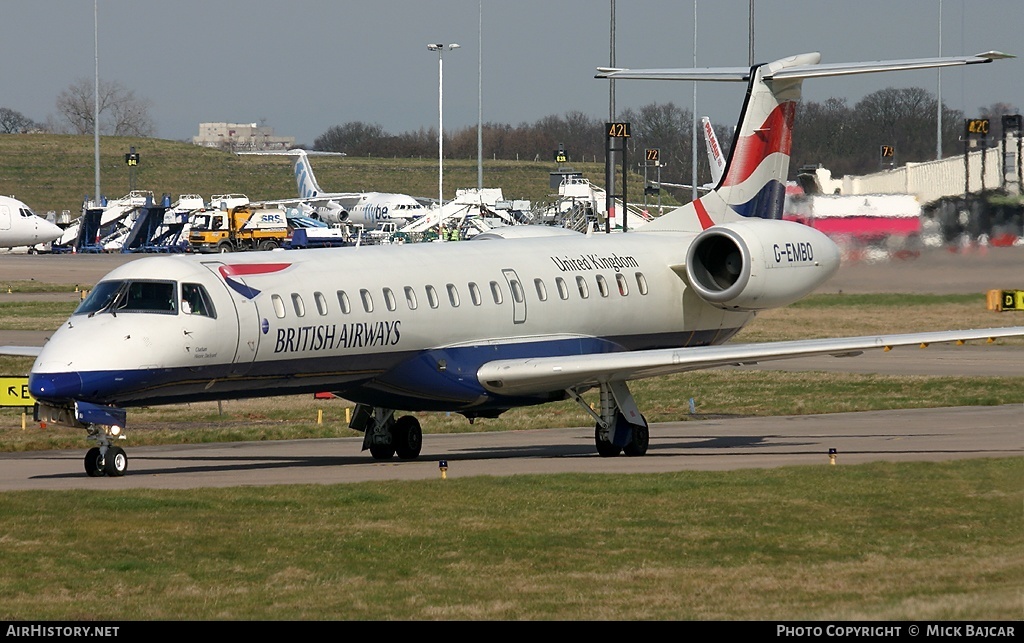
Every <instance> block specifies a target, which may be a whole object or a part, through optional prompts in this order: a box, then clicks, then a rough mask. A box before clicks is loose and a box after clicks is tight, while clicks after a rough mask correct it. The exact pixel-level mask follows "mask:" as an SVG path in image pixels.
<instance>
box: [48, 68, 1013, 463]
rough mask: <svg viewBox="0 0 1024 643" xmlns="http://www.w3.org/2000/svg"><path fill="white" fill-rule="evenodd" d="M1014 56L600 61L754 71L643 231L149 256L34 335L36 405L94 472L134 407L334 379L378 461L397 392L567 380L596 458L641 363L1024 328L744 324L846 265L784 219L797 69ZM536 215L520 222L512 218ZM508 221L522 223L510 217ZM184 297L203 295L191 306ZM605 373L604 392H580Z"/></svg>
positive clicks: (652, 370)
mask: <svg viewBox="0 0 1024 643" xmlns="http://www.w3.org/2000/svg"><path fill="white" fill-rule="evenodd" d="M1001 57H1004V55H1002V54H998V53H988V54H981V55H978V56H966V57H953V58H935V59H918V60H912V61H894V62H876V63H860V64H846V65H819V64H818V61H819V55H818V54H804V55H799V56H793V57H790V58H785V59H783V60H778V61H775V62H773V63H769V64H760V65H756V66H754V67H752V68H749V69H747V68H742V69H728V70H707V69H704V70H701V69H691V70H652V71H629V70H616V71H612V70H604V71H602V72H601V73H600V74H599V76H598V77H602V78H618V79H627V78H671V79H683V80H694V79H697V80H700V79H705V80H706V79H711V80H739V81H748V82H749V90H748V96H747V100H746V102H745V108H744V110H743V113H742V114H741V117H740V121H739V126H738V128H737V130H736V132H737V134H736V140H735V143H734V144H733V146H732V149H731V152H730V155H729V159H728V162H727V165H726V170H725V175H724V177H723V179H722V181H721V183H720V185H719V186H718V187H717V188H716V189H715V190H714V191H712V192H711V193H709V194H707V195H705V196H703V197H702V198H700V199H698V200H697V201H694V202H693V203H690V204H687V205H685V206H683V207H680V208H678V209H676V210H674V211H672V212H670V213H668V214H666V215H664V216H663V217H660V218H658V219H656V220H654V221H652V222H650V223H648V224H646V225H645V226H644V227H643V228H641V229H639V230H638V231H635V232H629V233H624V234H602V233H597V234H589V235H584V234H579V233H576V232H571V231H567V230H562V229H558V228H548V229H546V230H543V231H542V232H544V233H545V234H543V235H540V236H532V237H528V238H501V233H500V232H499V231H496V232H493V233H487V234H482V235H478V237H476V238H475V239H474V240H472V241H464V242H460V243H446V244H431V243H423V244H406V245H402V246H364V247H355V248H335V249H315V250H297V251H288V252H283V251H282V252H276V253H248V254H239V255H232V256H230V257H229V258H214V257H209V256H182V255H175V256H160V257H148V258H143V259H138V260H135V261H133V262H131V263H128V264H125V265H123V266H121V267H119V268H117V269H115V270H113V271H112V272H110V273H109V274H108V275H107V276H106V277H104V278H103V279H102V280H101V281H100V282H99V283H98V284H97V285H96V286H95V288H94V289H93V290H92V292H91V294H90V295H89V297H88V298H87V299H86V300H85V301H83V302H82V304H81V305H80V306H79V308H78V309H77V310H76V311H75V313H74V314H73V315H72V316H71V317H70V319H68V321H67V322H66V323H65V324H63V325H62V326H61V327H60V328H59V329H58V330H57V331H55V332H54V333H53V335H52V337H51V338H50V339H49V341H48V342H47V343H46V345H45V346H43V347H42V348H41V349H40V352H39V355H38V358H37V359H36V361H35V364H34V365H33V367H32V371H31V374H30V376H29V391H30V393H31V394H32V395H33V396H34V397H35V398H36V400H38V402H39V414H40V419H43V420H45V421H49V422H53V421H63V422H67V423H70V424H72V425H75V426H79V427H83V428H85V429H86V430H87V431H88V434H89V436H90V437H91V438H92V439H94V440H95V441H96V442H97V443H98V446H95V447H93V448H92V449H91V450H90V451H89V453H88V454H87V455H86V458H85V469H86V472H87V473H88V474H89V475H92V476H101V475H110V476H119V475H123V474H124V472H125V471H126V469H127V466H128V459H127V456H126V454H125V452H124V450H123V449H122V448H121V447H119V446H116V445H115V441H116V439H117V438H119V437H121V436H122V435H123V429H124V427H125V421H126V416H127V411H126V409H128V408H129V407H135V406H143V405H145V406H149V405H157V404H169V403H180V402H190V401H199V400H219V399H231V398H244V397H257V396H268V395H282V394H309V393H315V392H325V391H331V392H334V393H336V394H337V395H338V396H340V397H342V398H344V399H347V400H350V401H352V402H355V403H356V405H357V406H356V408H355V412H354V414H353V419H352V421H351V423H350V426H352V428H354V429H356V430H361V431H364V432H365V437H364V439H363V448H364V449H369V451H370V454H371V455H372V457H373V458H376V459H389V458H392V457H394V456H395V455H397V456H398V458H399V459H403V460H409V459H414V458H416V457H418V456H419V454H420V449H421V445H422V431H421V429H420V425H419V422H418V421H417V419H416V418H415V417H414V416H412V415H401V414H396V410H397V409H402V410H404V411H448V412H457V413H460V414H462V415H464V416H465V417H467V418H469V419H471V420H472V419H473V418H478V417H495V416H497V415H499V414H501V413H502V412H504V411H506V410H508V409H511V408H514V407H518V406H526V405H535V404H541V403H544V402H549V401H553V400H564V399H575V400H577V401H579V402H580V406H581V408H582V409H583V410H584V411H585V412H587V413H589V414H590V415H591V416H592V417H593V420H594V422H595V431H594V438H595V440H594V441H595V445H596V449H597V452H598V453H599V454H600V455H601V456H609V457H610V456H617V455H619V454H621V453H625V454H626V455H629V456H640V455H643V454H644V453H646V452H647V449H648V441H649V437H650V435H649V429H648V425H647V421H646V420H645V419H644V417H643V415H642V414H641V412H640V409H638V408H637V404H636V402H635V401H634V399H633V396H632V395H631V393H630V390H629V385H628V382H629V381H630V380H633V379H637V378H645V377H653V376H658V375H664V374H668V373H679V372H683V371H690V370H697V369H704V368H711V367H717V366H722V365H727V364H740V363H752V362H759V361H763V360H778V359H786V358H793V357H799V356H807V355H835V356H851V355H856V354H858V353H860V352H862V351H865V350H869V349H887V348H889V347H893V346H902V345H927V344H930V343H934V342H961V341H966V340H980V339H991V338H999V337H1010V336H1022V335H1024V327H1014V328H995V329H992V328H990V329H981V330H956V331H941V332H921V333H909V334H894V335H882V336H868V337H849V338H835V339H807V340H797V341H785V342H774V343H759V344H742V343H731V342H729V341H728V340H729V339H730V338H732V337H733V336H734V335H735V334H736V333H737V332H738V331H739V330H740V329H741V328H743V326H744V325H745V324H746V323H748V322H749V321H751V320H752V319H753V318H754V315H755V314H756V313H757V311H760V310H765V309H770V308H775V307H779V306H784V305H787V304H789V303H792V302H794V301H796V300H798V299H800V298H802V297H804V296H805V295H807V294H809V293H811V292H813V291H814V290H815V289H816V288H818V287H819V286H820V285H821V284H822V283H824V282H825V281H826V280H827V279H829V277H831V276H832V275H833V274H834V273H835V271H836V270H837V268H838V267H839V258H840V253H839V250H838V248H837V247H836V245H835V244H834V243H833V242H832V241H830V240H829V239H828V238H827V237H826V236H825V235H823V234H821V233H820V232H818V231H816V230H814V229H813V228H811V227H809V226H805V225H802V224H799V223H795V222H790V221H783V220H781V219H780V216H781V208H782V204H783V193H784V187H783V185H784V182H785V180H786V177H787V171H788V166H789V153H790V145H791V132H792V126H793V115H794V112H795V105H796V101H797V100H798V99H799V96H800V87H801V82H802V80H803V79H804V78H811V77H815V76H827V75H841V74H848V73H859V72H867V71H887V70H897V69H921V68H927V67H939V66H945V65H954V64H972V63H987V62H990V61H991V60H993V59H996V58H1001ZM524 227H538V228H539V226H511V227H509V228H508V230H512V231H516V230H518V229H521V228H524ZM513 236H515V235H513ZM182 301H185V302H187V307H188V310H189V311H190V312H188V313H186V312H184V309H185V306H184V305H182V304H181V303H180V302H182ZM593 389H596V390H597V392H599V399H600V402H599V403H598V404H597V405H596V408H594V409H591V407H590V406H589V404H586V403H585V402H584V400H583V398H582V397H581V395H582V394H583V393H584V392H585V391H588V390H593Z"/></svg>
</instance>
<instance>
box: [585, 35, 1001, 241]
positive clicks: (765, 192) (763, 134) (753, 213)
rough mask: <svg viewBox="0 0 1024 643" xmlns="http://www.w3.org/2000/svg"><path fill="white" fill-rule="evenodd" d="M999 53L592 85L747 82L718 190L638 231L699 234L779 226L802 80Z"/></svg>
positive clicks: (635, 73)
mask: <svg viewBox="0 0 1024 643" xmlns="http://www.w3.org/2000/svg"><path fill="white" fill-rule="evenodd" d="M1012 57H1013V56H1009V55H1007V54H1003V53H1000V52H994V51H993V52H988V53H984V54H978V55H976V56H949V57H942V58H917V59H912V60H891V61H878V62H867V63H837V64H828V65H820V64H819V62H820V60H821V55H820V54H818V53H808V54H800V55H797V56H790V57H788V58H783V59H781V60H776V61H775V62H772V63H765V64H759V65H755V66H753V67H751V68H750V69H745V68H737V67H729V68H717V69H716V68H711V69H646V70H645V69H638V70H633V69H602V68H599V69H598V72H599V73H598V74H597V77H598V78H613V79H620V78H622V79H647V80H692V81H697V80H704V81H747V82H748V83H749V84H748V87H747V97H746V101H745V102H744V105H743V110H742V112H741V114H740V120H739V125H738V127H737V128H736V134H735V137H734V139H733V144H732V149H731V150H730V151H729V158H728V160H727V161H726V163H725V170H724V174H723V178H722V181H721V182H720V183H719V185H718V187H717V188H715V189H714V190H712V191H711V192H709V193H708V194H706V195H704V196H702V197H701V198H699V199H697V200H696V201H693V202H691V203H688V204H686V205H684V206H682V207H681V208H677V209H676V210H673V211H672V212H669V213H668V214H665V215H664V216H662V217H659V218H658V219H655V220H654V221H652V222H650V223H647V224H645V225H644V227H643V229H644V231H647V230H651V231H655V230H674V231H683V232H699V231H701V230H705V229H707V228H709V227H711V226H713V225H715V224H719V223H726V222H728V221H735V220H738V219H740V218H742V217H760V218H765V219H780V218H782V206H783V203H784V200H785V194H786V187H785V186H786V180H787V178H788V173H789V157H790V150H791V149H792V142H793V116H794V114H795V112H796V101H798V100H799V99H800V90H801V87H802V85H803V81H804V79H805V78H818V77H825V76H844V75H849V74H863V73H871V72H880V71H899V70H904V69H929V68H934V67H948V66H953V65H970V64H975V63H988V62H992V61H993V60H996V59H1000V58H1012Z"/></svg>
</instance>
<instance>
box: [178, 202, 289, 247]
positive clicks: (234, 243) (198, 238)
mask: <svg viewBox="0 0 1024 643" xmlns="http://www.w3.org/2000/svg"><path fill="white" fill-rule="evenodd" d="M189 224H190V226H189V233H188V243H189V245H190V246H191V248H192V251H193V252H204V253H206V252H239V251H244V250H273V249H274V248H280V247H281V246H283V245H284V244H285V242H286V241H287V240H288V236H289V234H290V233H289V231H288V218H287V215H286V213H285V211H284V210H281V209H278V208H257V207H253V206H251V205H240V206H236V207H233V208H228V209H227V210H198V211H196V212H194V213H193V214H192V216H191V220H190V222H189Z"/></svg>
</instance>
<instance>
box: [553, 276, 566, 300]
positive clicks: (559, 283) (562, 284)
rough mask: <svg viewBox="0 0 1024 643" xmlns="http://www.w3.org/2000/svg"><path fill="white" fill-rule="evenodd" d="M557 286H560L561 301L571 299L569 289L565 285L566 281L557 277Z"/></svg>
mask: <svg viewBox="0 0 1024 643" xmlns="http://www.w3.org/2000/svg"><path fill="white" fill-rule="evenodd" d="M555 285H556V286H558V296H559V298H561V299H568V298H569V287H568V286H566V285H565V279H562V278H561V277H555Z"/></svg>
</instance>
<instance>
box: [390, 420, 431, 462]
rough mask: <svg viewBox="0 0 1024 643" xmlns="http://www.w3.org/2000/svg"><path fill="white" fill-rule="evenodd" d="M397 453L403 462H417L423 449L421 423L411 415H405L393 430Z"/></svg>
mask: <svg viewBox="0 0 1024 643" xmlns="http://www.w3.org/2000/svg"><path fill="white" fill-rule="evenodd" d="M391 434H392V436H393V442H394V445H395V453H397V454H398V457H399V459H401V460H415V459H416V458H418V457H419V455H420V449H421V448H422V447H423V430H422V429H421V428H420V421H419V420H417V419H416V418H414V417H413V416H411V415H403V416H402V417H400V418H398V421H397V422H395V427H394V428H393V429H391Z"/></svg>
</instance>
